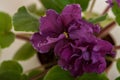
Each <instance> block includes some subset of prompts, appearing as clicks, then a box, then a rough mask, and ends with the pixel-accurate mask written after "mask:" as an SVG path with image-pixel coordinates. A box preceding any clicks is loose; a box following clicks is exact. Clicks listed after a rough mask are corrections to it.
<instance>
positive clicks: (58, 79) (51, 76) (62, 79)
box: [43, 66, 74, 80]
mask: <svg viewBox="0 0 120 80" xmlns="http://www.w3.org/2000/svg"><path fill="white" fill-rule="evenodd" d="M43 80H74V78H73V77H72V76H71V75H70V74H69V73H68V72H67V71H65V70H63V69H61V68H60V67H59V66H54V67H53V68H51V69H50V70H49V71H48V73H47V74H46V75H45V77H44V79H43Z"/></svg>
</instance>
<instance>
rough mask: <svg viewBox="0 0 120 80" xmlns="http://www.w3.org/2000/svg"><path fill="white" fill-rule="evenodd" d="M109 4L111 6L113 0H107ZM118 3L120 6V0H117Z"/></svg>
mask: <svg viewBox="0 0 120 80" xmlns="http://www.w3.org/2000/svg"><path fill="white" fill-rule="evenodd" d="M106 2H107V3H108V4H110V6H113V0H107V1H106ZM116 3H117V4H118V6H119V7H120V0H116Z"/></svg>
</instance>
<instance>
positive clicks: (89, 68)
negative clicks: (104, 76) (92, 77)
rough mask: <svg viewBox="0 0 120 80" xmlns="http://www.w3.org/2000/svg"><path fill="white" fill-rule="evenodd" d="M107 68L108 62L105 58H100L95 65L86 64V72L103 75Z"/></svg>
mask: <svg viewBox="0 0 120 80" xmlns="http://www.w3.org/2000/svg"><path fill="white" fill-rule="evenodd" d="M105 68H106V62H105V59H104V58H103V57H101V58H99V59H98V61H97V62H96V63H94V64H92V63H89V62H88V63H86V64H84V67H83V69H84V71H85V72H96V73H102V72H103V71H104V70H105Z"/></svg>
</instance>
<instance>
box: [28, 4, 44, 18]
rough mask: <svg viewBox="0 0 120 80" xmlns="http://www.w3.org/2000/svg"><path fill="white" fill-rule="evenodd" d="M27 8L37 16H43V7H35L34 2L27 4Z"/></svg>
mask: <svg viewBox="0 0 120 80" xmlns="http://www.w3.org/2000/svg"><path fill="white" fill-rule="evenodd" d="M27 8H28V10H29V11H30V12H31V13H33V14H35V15H37V16H44V14H45V9H44V8H39V9H37V6H36V4H34V3H33V4H31V5H29V6H28V7H27Z"/></svg>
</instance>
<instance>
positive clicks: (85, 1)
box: [69, 0, 90, 11]
mask: <svg viewBox="0 0 120 80" xmlns="http://www.w3.org/2000/svg"><path fill="white" fill-rule="evenodd" d="M69 1H70V3H76V4H80V6H81V8H82V11H85V10H86V9H87V7H88V5H89V2H90V0H69Z"/></svg>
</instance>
